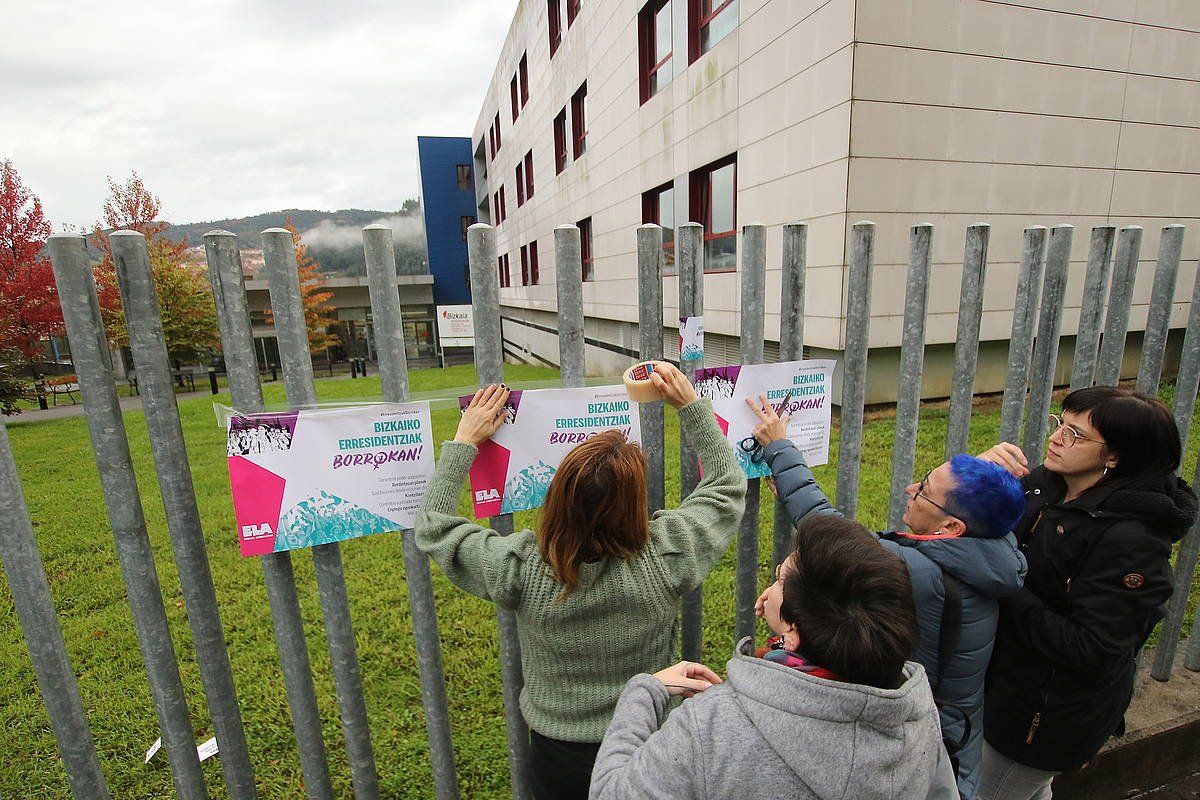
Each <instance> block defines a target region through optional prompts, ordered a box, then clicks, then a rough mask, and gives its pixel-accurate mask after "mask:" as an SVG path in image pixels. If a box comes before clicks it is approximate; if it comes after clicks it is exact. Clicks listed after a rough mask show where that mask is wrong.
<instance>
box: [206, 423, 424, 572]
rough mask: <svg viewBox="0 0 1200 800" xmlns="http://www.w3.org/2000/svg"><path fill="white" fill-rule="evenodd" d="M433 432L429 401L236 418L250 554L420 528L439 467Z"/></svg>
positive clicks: (234, 464) (245, 543)
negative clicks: (425, 499)
mask: <svg viewBox="0 0 1200 800" xmlns="http://www.w3.org/2000/svg"><path fill="white" fill-rule="evenodd" d="M432 436H433V428H432V424H431V422H430V416H429V403H425V402H421V403H379V404H374V405H371V406H366V407H358V408H338V409H306V410H301V411H291V412H276V413H264V414H252V415H244V416H234V417H231V418H230V420H229V435H228V456H229V482H230V486H231V488H232V490H233V508H234V514H235V517H236V519H237V529H238V540H239V542H240V544H241V550H242V555H244V556H259V555H265V554H267V553H278V552H280V551H283V550H295V549H298V548H302V547H313V546H315V545H320V544H328V543H330V542H339V541H343V540H345V539H353V538H355V537H358V536H366V535H368V534H372V533H384V532H387V531H398V530H405V529H410V528H412V526H413V524H414V522H415V520H416V516H417V510H418V509H419V507H420V504H421V498H422V497H424V495H425V489H426V487H427V486H428V484H429V479H430V477H431V476H432V474H433V467H434V458H433V444H432Z"/></svg>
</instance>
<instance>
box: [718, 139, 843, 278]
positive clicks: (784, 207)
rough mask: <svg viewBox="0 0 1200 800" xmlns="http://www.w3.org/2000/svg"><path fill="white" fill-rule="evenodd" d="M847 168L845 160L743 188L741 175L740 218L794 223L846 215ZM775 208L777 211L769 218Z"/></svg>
mask: <svg viewBox="0 0 1200 800" xmlns="http://www.w3.org/2000/svg"><path fill="white" fill-rule="evenodd" d="M846 165H847V161H846V159H841V160H839V161H835V162H833V163H830V164H822V165H821V166H818V167H814V168H813V169H810V170H806V171H804V172H798V173H795V174H792V175H783V176H781V177H779V178H778V179H776V180H774V181H772V182H770V183H766V184H760V185H758V186H753V187H743V186H741V183H740V181H741V176H740V175H739V176H738V179H739V187H738V188H739V191H738V219H739V220H747V221H749V220H751V219H755V220H759V221H765V220H767V219H780V218H782V219H781V221H784V220H786V221H788V222H791V221H794V220H799V221H804V220H812V219H814V218H816V217H822V216H825V215H828V214H837V213H844V212H845V208H846V205H845V204H846ZM771 207H774V208H775V209H776V210H775V212H774V214H772V215H771V216H767V213H768V209H770V208H771ZM743 209H745V210H743ZM750 215H753V216H750ZM811 238H812V233H811V232H810V243H809V253H810V254H811V253H812V252H813V250H812V242H811ZM838 263H840V258H839V260H838ZM822 266H823V265H822Z"/></svg>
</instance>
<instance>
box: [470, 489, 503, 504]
mask: <svg viewBox="0 0 1200 800" xmlns="http://www.w3.org/2000/svg"><path fill="white" fill-rule="evenodd" d="M499 499H500V492H499V490H497V489H483V490H481V491H478V492H476V493H475V502H476V503H486V502H487V501H489V500H499Z"/></svg>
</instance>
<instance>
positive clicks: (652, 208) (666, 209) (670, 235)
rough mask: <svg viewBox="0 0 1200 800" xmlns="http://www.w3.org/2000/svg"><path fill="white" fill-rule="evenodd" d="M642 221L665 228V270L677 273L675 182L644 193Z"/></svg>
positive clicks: (670, 273) (665, 271)
mask: <svg viewBox="0 0 1200 800" xmlns="http://www.w3.org/2000/svg"><path fill="white" fill-rule="evenodd" d="M642 222H653V223H654V224H655V225H660V226H662V229H663V272H664V274H668V275H674V274H675V184H674V183H664V184H663V185H662V186H659V187H658V188H656V189H651V190H650V191H648V192H645V193H643V194H642Z"/></svg>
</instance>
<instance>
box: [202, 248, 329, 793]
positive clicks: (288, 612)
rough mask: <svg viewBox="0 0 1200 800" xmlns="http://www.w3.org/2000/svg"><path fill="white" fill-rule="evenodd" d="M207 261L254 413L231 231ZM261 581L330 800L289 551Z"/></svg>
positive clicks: (300, 746) (234, 369)
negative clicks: (264, 587)
mask: <svg viewBox="0 0 1200 800" xmlns="http://www.w3.org/2000/svg"><path fill="white" fill-rule="evenodd" d="M204 252H205V255H206V257H207V259H208V278H209V283H210V285H211V286H212V290H213V297H214V298H215V299H216V304H217V324H218V327H219V328H220V330H221V350H222V352H223V353H224V354H225V375H226V378H227V379H228V381H229V396H230V398H231V402H232V403H233V407H234V408H236V409H237V410H238V411H239V412H242V413H245V414H253V413H257V412H260V411H262V410H263V396H262V383H261V381H260V379H259V374H258V362H257V360H256V356H255V348H254V336H253V333H252V331H251V328H250V312H249V310H248V308H247V305H246V284H245V278H244V276H243V274H242V257H241V253H240V252H239V251H238V244H237V237H236V236H234V235H233V234H232V233H230V232H229V231H221V230H217V231H211V232H210V233H207V234H205V235H204ZM259 561H260V562H261V564H262V569H263V582H264V583H265V584H266V588H267V602H268V604H269V605H270V608H271V621H272V624H273V626H274V629H275V646H276V648H277V649H278V650H279V664H280V667H281V669H282V671H283V685H284V688H285V690H286V692H287V701H288V711H289V713H290V714H291V717H292V729H293V731H294V732H295V735H296V747H297V750H298V751H299V753H300V772H301V774H302V775H303V776H304V790H305V794H307V795H308V797H309V800H331V798H332V797H333V785H332V783H331V782H330V779H329V764H328V762H327V761H326V756H325V740H324V738H323V737H322V735H321V715H320V712H319V711H318V710H317V693H316V689H315V687H314V686H313V679H312V670H311V668H310V666H309V661H308V645H307V642H306V641H305V637H304V625H303V623H302V621H301V619H300V598H299V596H298V595H297V594H296V580H295V578H294V577H293V574H292V558H291V554H290V553H287V552H283V553H272V554H270V555H266V556H262V557H261V558H260V559H259Z"/></svg>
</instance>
